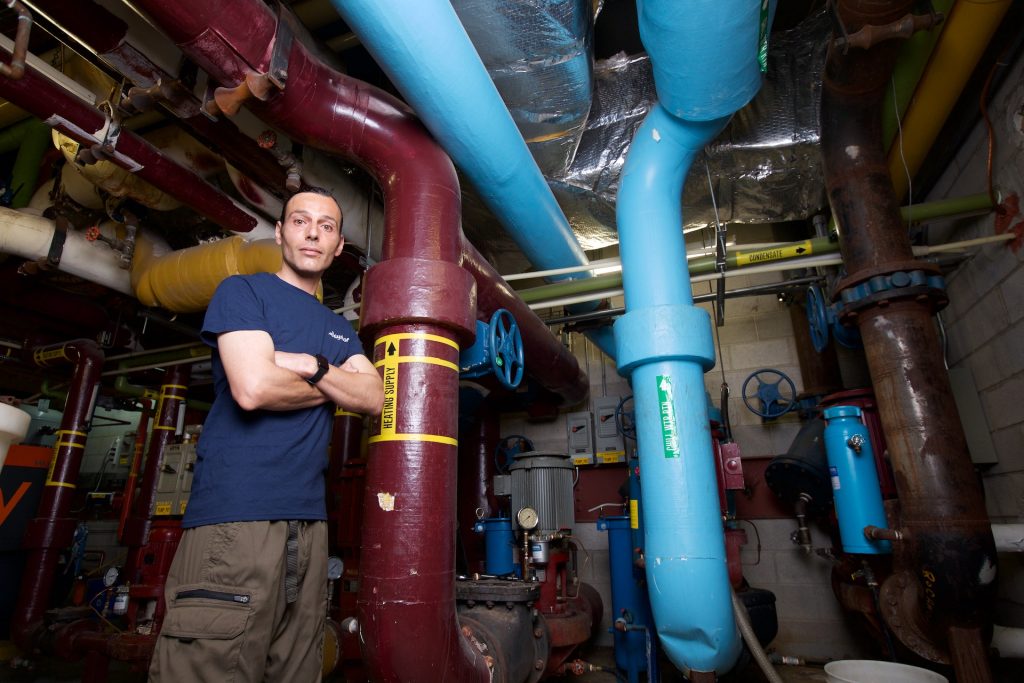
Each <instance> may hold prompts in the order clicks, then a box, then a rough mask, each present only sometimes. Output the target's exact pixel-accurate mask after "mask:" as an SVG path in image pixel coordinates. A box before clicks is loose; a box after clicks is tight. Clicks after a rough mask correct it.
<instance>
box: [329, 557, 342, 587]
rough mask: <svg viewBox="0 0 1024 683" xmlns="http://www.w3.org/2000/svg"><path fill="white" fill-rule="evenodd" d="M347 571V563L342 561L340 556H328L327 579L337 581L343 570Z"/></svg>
mask: <svg viewBox="0 0 1024 683" xmlns="http://www.w3.org/2000/svg"><path fill="white" fill-rule="evenodd" d="M343 571H345V563H344V562H342V561H341V558H340V557H336V556H334V555H331V556H330V557H328V558H327V579H328V580H330V581H337V580H338V579H340V578H341V574H342V572H343Z"/></svg>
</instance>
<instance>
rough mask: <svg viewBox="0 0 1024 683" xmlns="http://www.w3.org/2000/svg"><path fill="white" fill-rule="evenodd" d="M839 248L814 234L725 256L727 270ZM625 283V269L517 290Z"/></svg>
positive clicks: (705, 262) (563, 291) (539, 297)
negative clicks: (623, 273) (793, 240)
mask: <svg viewBox="0 0 1024 683" xmlns="http://www.w3.org/2000/svg"><path fill="white" fill-rule="evenodd" d="M836 251H839V244H838V243H836V242H834V241H833V240H831V239H829V238H828V237H815V238H814V239H809V240H801V241H800V242H790V243H786V244H781V245H777V246H774V247H769V248H766V249H755V250H750V251H743V250H741V249H738V250H735V251H731V252H728V253H727V254H726V256H725V268H726V270H736V269H742V268H745V267H748V266H757V265H761V264H763V263H771V262H773V261H784V260H786V259H791V258H802V257H806V256H811V255H817V254H828V253H832V252H836ZM689 267H690V275H703V274H705V273H713V272H715V267H716V265H715V257H714V256H702V257H700V258H696V259H693V260H692V261H689ZM621 287H622V273H609V274H607V275H599V276H596V277H592V278H588V279H586V280H566V281H564V282H555V283H552V284H548V285H541V286H539V287H531V288H529V289H522V290H519V291H517V292H516V294H518V295H519V296H520V297H521V298H522V300H523V301H525V302H526V303H528V304H530V303H536V302H537V301H545V300H548V299H561V298H564V297H570V296H576V295H579V294H589V293H591V292H601V291H605V290H609V289H619V288H621Z"/></svg>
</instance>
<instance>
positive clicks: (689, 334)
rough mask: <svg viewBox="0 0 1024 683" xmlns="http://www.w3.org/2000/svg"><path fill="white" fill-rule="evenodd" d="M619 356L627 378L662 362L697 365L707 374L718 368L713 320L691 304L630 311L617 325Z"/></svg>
mask: <svg viewBox="0 0 1024 683" xmlns="http://www.w3.org/2000/svg"><path fill="white" fill-rule="evenodd" d="M615 352H616V360H617V362H618V366H619V372H620V373H621V374H622V375H624V376H628V375H631V374H632V373H633V371H634V370H635V369H636V368H638V367H640V366H641V365H646V364H648V363H654V362H658V361H681V362H684V363H696V364H697V365H700V366H701V368H702V369H703V370H704V371H705V372H707V371H708V370H710V369H711V368H713V367H714V366H715V344H714V339H713V338H712V335H711V316H710V315H708V312H707V311H705V310H704V309H703V308H697V307H696V306H692V305H689V304H669V305H664V306H652V307H650V308H640V309H637V310H633V311H629V312H628V313H626V314H625V315H623V316H622V317H621V318H619V319H618V320H616V321H615Z"/></svg>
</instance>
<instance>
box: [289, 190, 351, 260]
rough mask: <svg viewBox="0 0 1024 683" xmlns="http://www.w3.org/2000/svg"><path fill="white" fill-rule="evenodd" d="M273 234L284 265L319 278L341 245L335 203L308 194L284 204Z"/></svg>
mask: <svg viewBox="0 0 1024 683" xmlns="http://www.w3.org/2000/svg"><path fill="white" fill-rule="evenodd" d="M275 234H276V238H277V243H278V244H280V245H281V256H282V257H283V258H284V262H285V266H286V267H288V268H290V269H291V270H292V271H294V272H295V273H296V274H298V275H301V276H305V277H314V276H315V277H319V276H320V275H321V274H322V273H323V272H324V271H325V270H327V267H328V266H329V265H331V261H333V260H334V257H335V256H338V255H339V254H341V248H342V247H343V246H345V238H344V237H343V236H342V234H341V210H340V209H339V208H338V204H337V203H336V202H335V201H334V200H333V199H332V198H330V197H325V196H323V195H320V194H315V193H312V192H302V193H299V194H297V195H295V196H294V197H292V198H291V199H290V200H289V201H288V204H287V206H286V207H285V218H284V223H280V222H279V223H278V224H277V230H276V233H275Z"/></svg>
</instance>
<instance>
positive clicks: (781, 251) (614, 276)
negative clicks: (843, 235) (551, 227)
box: [516, 192, 992, 304]
mask: <svg viewBox="0 0 1024 683" xmlns="http://www.w3.org/2000/svg"><path fill="white" fill-rule="evenodd" d="M991 210H992V200H991V199H989V196H988V194H987V193H985V192H979V193H978V194H972V195H968V196H966V197H953V198H949V199H939V200H937V201H934V202H927V203H925V204H914V205H912V206H903V207H900V215H901V216H903V220H904V222H906V223H913V222H916V221H923V220H928V219H931V218H944V217H947V216H959V215H964V214H971V213H979V212H983V211H991ZM835 227H836V225H835V219H834V218H833V219H830V220H829V227H828V232H829V234H832V233H833V232H834V231H835ZM837 251H839V243H838V242H835V241H833V240H832V239H830V238H828V237H815V238H813V239H809V240H803V241H801V242H789V243H787V244H782V245H778V246H774V247H770V248H767V249H757V250H755V251H743V250H742V249H737V250H734V251H731V252H729V253H727V254H726V257H725V267H726V270H736V269H737V268H745V267H747V266H755V265H760V264H762V263H771V262H773V261H782V260H785V259H791V258H803V257H806V256H811V255H817V254H831V253H835V252H837ZM689 266H690V274H691V275H703V274H706V273H713V272H715V257H714V256H702V257H700V258H696V259H693V260H692V261H690V262H689ZM621 288H622V273H609V274H607V275H597V276H594V277H592V278H587V279H586V280H566V281H564V282H555V283H552V284H548V285H541V286H539V287H530V288H528V289H521V290H517V291H516V294H518V295H519V296H520V298H522V300H523V301H525V302H526V303H528V304H532V303H536V302H538V301H547V300H549V299H562V298H566V297H570V296H577V295H579V294H590V293H592V292H603V291H606V290H611V289H621Z"/></svg>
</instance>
